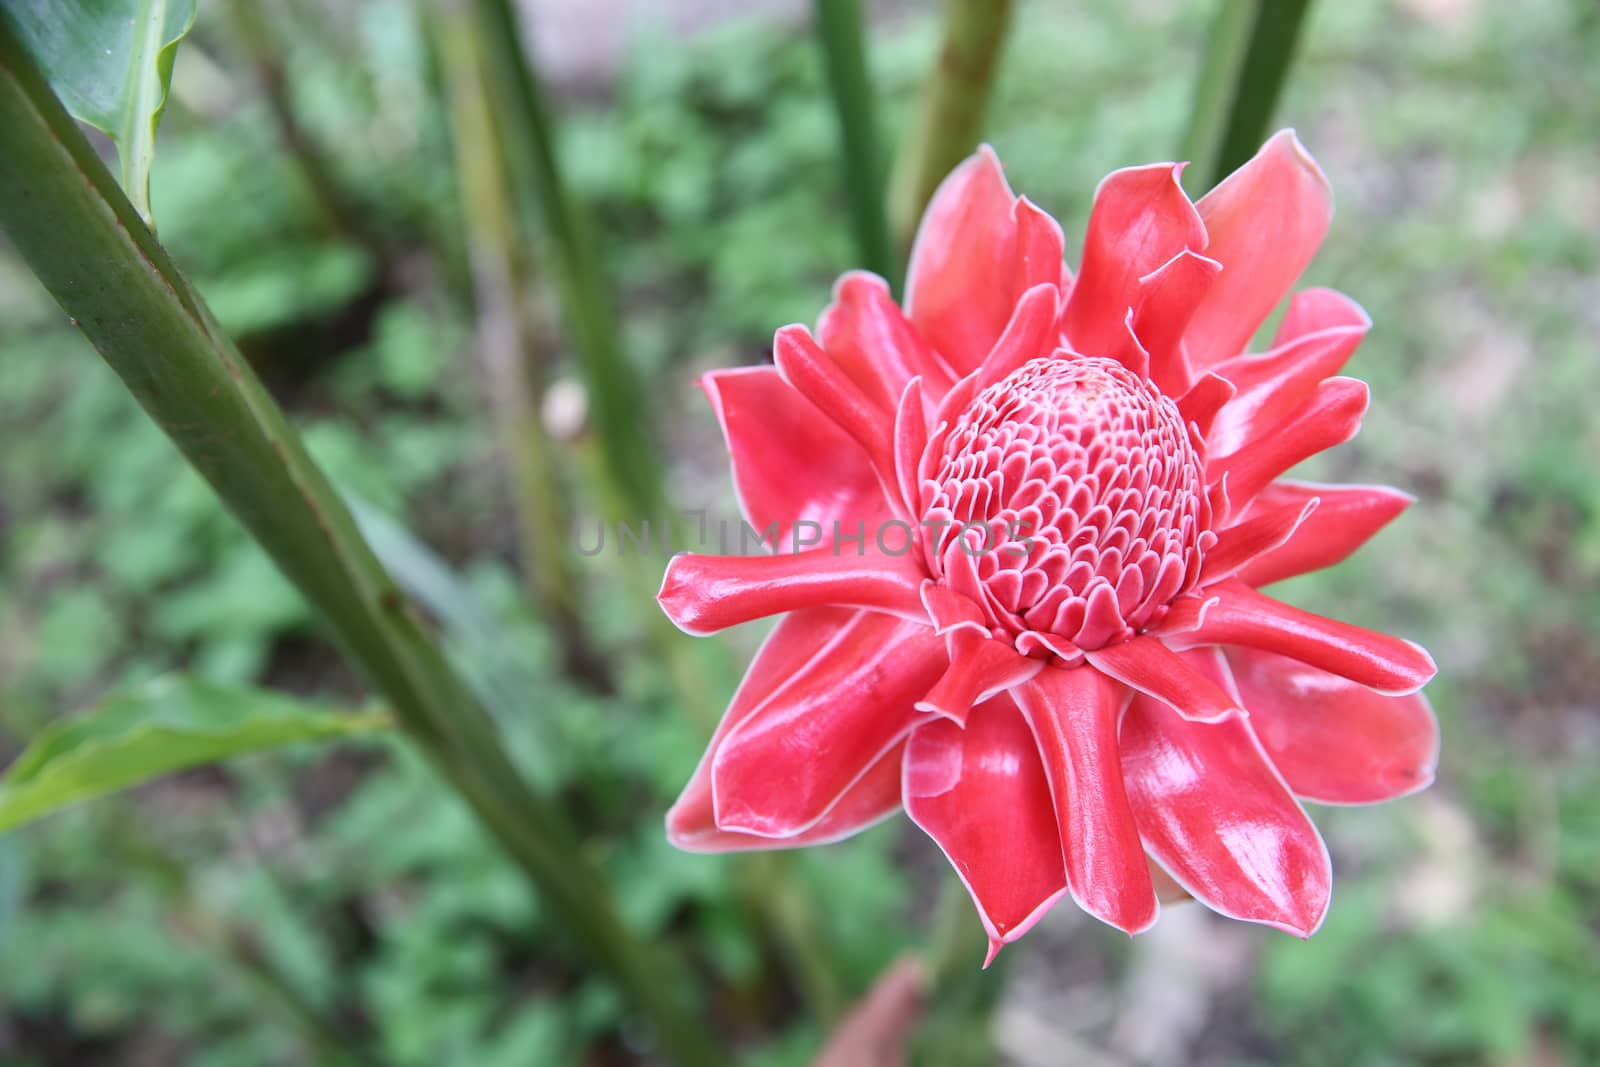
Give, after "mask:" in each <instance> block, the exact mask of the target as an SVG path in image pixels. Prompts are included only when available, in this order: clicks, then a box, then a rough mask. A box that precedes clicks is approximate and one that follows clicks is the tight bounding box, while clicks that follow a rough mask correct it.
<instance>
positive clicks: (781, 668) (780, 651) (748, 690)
mask: <svg viewBox="0 0 1600 1067" xmlns="http://www.w3.org/2000/svg"><path fill="white" fill-rule="evenodd" d="M858 614H859V612H857V611H853V610H851V609H850V608H813V609H811V610H809V611H796V612H793V613H791V614H789V615H785V616H784V617H783V618H781V619H779V620H778V625H777V626H775V627H773V629H772V632H771V633H770V634H768V635H767V639H766V640H765V641H763V642H762V644H761V648H760V650H759V651H757V652H756V656H755V659H754V660H752V661H751V663H750V668H749V670H747V671H745V675H744V680H743V681H742V682H740V683H739V689H738V691H737V692H736V693H734V695H733V701H732V703H730V704H729V706H728V710H727V712H726V713H724V714H723V716H722V721H721V722H720V723H718V724H717V729H716V732H715V733H714V734H713V735H712V737H711V743H710V744H709V745H707V746H706V754H705V755H704V756H703V757H701V760H700V765H699V766H698V767H697V768H695V772H694V776H693V777H692V778H690V779H689V784H688V785H687V786H685V787H684V790H683V793H682V795H680V796H679V797H678V801H677V803H675V804H674V805H673V806H672V810H671V811H669V812H668V813H667V834H668V836H669V837H671V838H672V839H673V841H674V842H675V843H678V842H680V839H681V840H682V841H690V840H691V839H698V838H701V837H703V836H704V835H705V834H706V833H707V832H708V829H709V830H714V829H715V825H716V824H715V820H714V818H713V814H712V807H711V757H712V755H713V754H714V753H715V752H716V751H717V746H718V745H719V744H721V742H722V739H723V738H724V737H726V736H727V735H728V731H729V730H731V729H733V728H734V727H735V726H737V725H739V724H740V723H741V722H743V721H744V720H745V719H746V718H747V717H748V716H749V714H750V713H751V712H752V711H754V710H755V709H756V708H758V707H760V706H761V705H762V703H764V702H765V701H766V700H767V698H768V697H770V696H772V694H773V693H774V692H776V691H777V690H778V688H780V687H781V686H782V685H784V684H785V683H786V682H787V681H788V680H789V679H790V678H791V677H792V676H793V675H794V674H795V673H796V672H798V671H799V670H800V669H801V668H802V667H804V666H805V665H806V664H807V663H808V662H809V661H810V660H811V659H812V658H814V657H815V656H817V655H818V654H819V653H821V652H823V651H824V650H831V649H832V648H833V647H834V645H835V644H836V643H837V641H838V638H839V635H840V633H841V632H843V631H844V630H845V628H846V627H847V626H849V624H850V623H851V622H852V621H853V620H854V619H855V617H856V616H857V615H858ZM744 836H747V835H744ZM683 847H690V846H689V845H684V846H683Z"/></svg>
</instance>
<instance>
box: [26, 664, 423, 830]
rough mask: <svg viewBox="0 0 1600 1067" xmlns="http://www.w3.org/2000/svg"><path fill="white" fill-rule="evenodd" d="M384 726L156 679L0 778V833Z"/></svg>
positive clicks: (47, 742)
mask: <svg viewBox="0 0 1600 1067" xmlns="http://www.w3.org/2000/svg"><path fill="white" fill-rule="evenodd" d="M390 725H391V722H390V719H389V717H388V715H386V714H384V713H381V712H370V711H368V712H355V713H340V712H335V711H333V710H332V709H330V708H327V707H324V706H321V705H316V704H309V703H305V702H302V701H300V700H298V699H296V698H294V697H290V696H286V695H284V694H281V693H273V692H268V691H265V690H259V689H247V688H240V687H232V686H220V685H212V684H209V683H206V682H200V681H195V680H193V679H188V678H183V677H179V676H175V675H167V676H163V677H161V678H156V679H154V680H153V681H150V682H147V683H145V684H143V685H140V686H135V687H133V688H130V689H126V690H123V691H121V692H119V693H116V694H113V695H112V696H110V697H108V698H107V699H106V701H105V702H104V703H102V704H100V705H99V706H98V707H96V708H95V709H93V710H92V711H90V712H87V713H86V714H83V715H80V716H76V717H74V718H72V719H70V720H66V721H64V722H60V723H56V724H55V725H53V726H51V727H50V728H49V729H47V730H45V731H44V732H43V733H41V734H40V735H39V736H38V737H37V738H35V739H34V740H33V742H32V743H30V744H29V745H28V747H27V749H26V750H25V751H24V752H23V753H22V755H20V756H18V757H17V759H16V760H15V761H14V762H13V763H12V764H11V766H10V767H9V768H7V769H6V772H5V774H4V776H0V832H4V831H6V830H11V829H14V828H15V827H17V826H20V825H22V824H23V823H27V822H31V821H33V820H34V819H38V818H40V817H41V816H44V815H48V814H50V813H52V812H54V811H58V810H60V809H61V808H65V807H68V806H69V805H72V804H77V803H79V802H81V801H84V800H89V799H92V798H94V797H98V796H103V795H105V794H107V793H113V792H116V791H118V790H121V789H126V788H128V787H129V786H134V785H138V784H140V783H141V782H145V781H148V780H150V779H151V778H156V777H159V776H160V775H163V774H169V773H171V772H172V771H177V770H183V769H185V768H188V767H197V766H200V765H201V764H206V763H215V762H217V761H219V760H224V759H228V758H230V757H233V756H240V755H244V754H246V753H250V752H259V751H261V750H263V749H268V748H277V747H280V746H283V745H289V744H294V743H296V742H301V741H330V740H336V739H339V738H345V737H351V736H354V735H360V734H368V733H373V732H376V731H380V730H384V729H387V728H389V726H390Z"/></svg>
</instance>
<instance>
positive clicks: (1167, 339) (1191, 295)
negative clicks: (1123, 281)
mask: <svg viewBox="0 0 1600 1067" xmlns="http://www.w3.org/2000/svg"><path fill="white" fill-rule="evenodd" d="M1221 271H1222V264H1220V263H1218V262H1217V261H1216V260H1214V259H1212V258H1210V257H1209V256H1202V255H1200V254H1199V253H1198V252H1194V251H1191V250H1190V249H1187V248H1185V249H1184V250H1183V251H1181V252H1179V253H1178V254H1177V255H1175V256H1173V257H1172V258H1171V259H1169V260H1167V261H1166V262H1165V263H1163V264H1162V265H1161V266H1159V267H1157V268H1156V269H1155V270H1154V271H1152V272H1150V273H1149V274H1146V275H1145V276H1144V277H1143V278H1140V279H1139V285H1138V290H1137V296H1136V297H1135V299H1134V303H1133V318H1132V323H1131V325H1132V328H1133V332H1134V335H1135V336H1136V337H1137V338H1138V339H1139V344H1140V345H1141V346H1142V347H1143V348H1144V350H1145V352H1147V353H1148V354H1149V358H1150V378H1151V379H1152V380H1153V381H1154V382H1155V383H1156V385H1158V386H1160V387H1161V391H1162V392H1163V393H1165V394H1167V395H1168V396H1182V395H1183V394H1184V393H1185V392H1187V391H1188V389H1189V386H1190V383H1191V382H1192V381H1193V380H1194V374H1193V372H1192V371H1191V370H1190V368H1189V357H1188V355H1187V354H1186V352H1185V350H1184V345H1183V332H1184V330H1185V329H1186V328H1187V327H1188V325H1189V319H1190V318H1191V317H1193V315H1194V313H1195V309H1197V308H1198V307H1199V306H1200V304H1201V302H1202V301H1204V300H1205V298H1206V294H1208V293H1209V292H1211V286H1212V285H1213V284H1214V283H1215V282H1216V280H1217V275H1218V274H1219V273H1221Z"/></svg>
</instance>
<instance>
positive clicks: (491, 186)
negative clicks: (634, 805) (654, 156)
mask: <svg viewBox="0 0 1600 1067" xmlns="http://www.w3.org/2000/svg"><path fill="white" fill-rule="evenodd" d="M427 21H428V23H429V24H430V25H431V27H432V29H433V30H434V31H435V32H434V33H433V34H432V35H431V36H434V37H435V38H436V40H437V43H438V45H439V51H440V58H441V59H442V61H443V66H444V75H445V78H444V80H445V83H446V93H447V95H448V98H449V105H450V116H451V136H452V140H453V142H454V145H455V155H456V175H457V182H458V184H459V186H460V194H461V201H462V204H461V206H462V213H463V216H464V218H465V219H466V230H467V233H466V243H467V249H468V259H469V261H470V263H471V268H472V282H473V298H474V303H475V304H476V313H477V348H478V353H479V357H480V358H481V360H482V362H483V369H484V379H485V384H486V386H487V388H488V393H489V397H488V401H489V408H490V413H491V416H492V418H493V420H494V425H495V432H496V434H497V435H498V437H499V440H500V448H501V452H502V453H503V454H504V456H505V461H506V467H507V482H508V484H509V486H510V489H511V499H512V506H513V508H514V509H515V512H516V520H517V546H518V557H519V559H520V562H521V565H522V573H523V575H524V579H525V582H526V584H527V587H528V592H529V595H530V597H531V598H532V600H533V602H534V603H535V604H537V605H538V606H539V608H540V609H541V610H542V611H543V613H544V614H545V616H546V618H547V619H548V621H549V622H550V625H551V627H552V629H553V630H554V631H555V633H556V637H557V639H558V640H559V641H560V644H561V650H562V661H563V666H564V667H565V668H566V671H567V673H568V674H570V675H572V676H573V677H574V678H577V679H581V680H582V681H584V682H586V683H588V684H589V685H590V686H591V687H593V688H594V689H596V690H598V691H600V692H612V691H614V690H615V688H616V686H615V682H614V680H613V679H612V678H611V672H610V670H609V667H608V664H607V662H606V660H605V658H604V657H602V656H601V655H600V654H599V653H598V652H597V651H596V650H595V649H594V647H593V645H592V643H591V642H590V640H589V635H588V632H587V630H586V628H585V625H584V620H583V613H582V605H581V603H580V593H579V586H578V576H577V574H576V573H575V572H574V569H573V567H572V566H571V564H572V562H573V560H574V558H575V557H574V555H573V553H572V552H571V551H570V550H569V546H568V544H567V537H568V532H569V531H570V530H571V528H572V509H571V507H570V501H569V496H568V490H567V487H566V486H565V485H564V484H563V483H562V479H561V472H560V459H559V456H558V455H557V452H556V446H555V443H554V442H553V441H551V440H550V437H549V435H548V434H547V433H546V432H545V428H544V423H543V420H542V419H541V418H540V412H539V402H540V398H541V397H542V395H543V393H544V389H545V387H546V386H547V384H548V376H547V374H546V373H545V370H546V369H545V367H544V365H543V360H542V359H541V356H542V355H543V353H541V352H540V343H539V335H538V330H537V328H536V323H535V322H534V320H533V315H534V309H535V307H536V306H537V292H536V288H535V283H536V281H537V279H536V277H535V274H536V272H535V270H534V267H533V263H532V261H531V259H530V257H531V254H532V251H533V248H532V243H531V242H529V241H526V240H524V239H523V236H524V235H523V232H522V227H521V225H520V221H519V219H518V216H517V210H516V205H515V203H514V202H513V199H512V195H511V190H510V187H509V180H510V171H509V170H508V168H507V167H506V161H505V158H504V156H503V155H502V153H501V145H502V144H503V143H504V142H503V141H502V139H501V137H500V136H499V131H498V130H497V129H496V126H495V116H494V111H493V108H492V106H491V104H490V100H489V94H488V91H487V87H486V86H485V85H484V82H483V77H482V75H483V71H484V69H485V68H484V62H483V56H482V55H481V54H480V52H479V43H480V39H479V35H478V34H477V33H476V32H475V31H474V27H473V22H472V19H471V17H470V15H469V13H467V12H466V11H465V10H464V9H463V8H461V7H460V6H453V7H452V8H451V9H450V10H449V11H447V12H445V13H443V14H441V15H439V16H438V17H436V18H432V19H429V20H427Z"/></svg>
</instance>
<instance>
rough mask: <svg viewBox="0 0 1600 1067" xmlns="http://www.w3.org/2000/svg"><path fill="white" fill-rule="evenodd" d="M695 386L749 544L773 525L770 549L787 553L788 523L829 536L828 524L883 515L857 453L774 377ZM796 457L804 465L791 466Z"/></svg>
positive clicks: (728, 373) (736, 374) (771, 373)
mask: <svg viewBox="0 0 1600 1067" xmlns="http://www.w3.org/2000/svg"><path fill="white" fill-rule="evenodd" d="M701 384H702V385H703V387H704V388H705V391H706V396H707V397H709V398H710V400H711V407H712V410H713V411H714V412H716V416H717V421H718V422H720V423H721V424H722V434H723V438H724V439H725V440H726V442H727V445H728V455H729V458H730V460H731V462H732V464H733V484H734V488H735V489H736V490H737V491H738V494H739V505H740V509H741V510H742V511H743V512H744V519H745V521H746V522H747V523H749V524H750V525H751V526H752V527H754V533H752V534H751V535H750V538H751V540H752V541H757V540H759V539H760V535H761V534H762V533H763V532H765V531H766V530H768V529H769V528H772V527H773V526H774V524H775V525H776V539H777V544H778V546H779V547H789V546H792V545H793V544H794V541H795V536H794V534H795V523H796V522H799V521H806V522H812V523H816V524H818V526H819V527H821V528H822V529H824V530H831V529H832V528H833V523H834V520H836V519H838V520H851V519H857V518H866V517H868V516H871V515H877V514H879V513H880V512H882V511H883V509H884V507H885V505H884V501H883V492H882V490H881V489H880V488H879V486H878V478H877V475H876V474H875V473H874V472H873V469H872V464H871V462H870V461H869V460H868V459H867V455H866V453H865V452H863V451H862V450H861V446H860V445H858V444H856V442H854V441H852V440H851V439H850V437H849V435H848V434H846V433H845V432H844V431H842V430H840V429H839V427H838V426H836V425H835V424H834V423H833V420H831V419H829V418H828V417H827V416H826V415H824V414H823V413H822V412H820V411H818V410H817V408H816V405H814V404H812V403H811V402H810V401H809V400H807V399H806V398H805V397H803V396H801V395H800V394H799V393H797V392H795V391H794V390H793V389H791V388H790V387H789V385H788V383H786V382H785V381H784V380H783V378H782V376H780V375H779V374H778V372H777V370H776V369H774V368H772V367H741V368H739V369H736V370H723V371H713V372H712V373H710V374H707V375H706V376H705V377H704V378H703V379H701ZM796 455H804V456H809V457H810V458H811V460H812V462H810V463H809V464H796V463H795V461H794V457H795V456H796ZM804 536H805V537H809V536H810V535H809V533H807V534H805V535H804ZM769 547H771V546H769Z"/></svg>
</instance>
